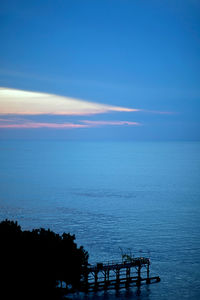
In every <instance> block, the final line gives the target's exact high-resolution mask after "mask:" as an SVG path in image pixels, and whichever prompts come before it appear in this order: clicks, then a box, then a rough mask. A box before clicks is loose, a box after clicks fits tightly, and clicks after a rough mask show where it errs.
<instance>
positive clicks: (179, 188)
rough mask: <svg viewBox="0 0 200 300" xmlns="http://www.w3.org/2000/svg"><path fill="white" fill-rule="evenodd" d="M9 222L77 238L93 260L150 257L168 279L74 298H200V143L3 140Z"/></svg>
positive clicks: (1, 194)
mask: <svg viewBox="0 0 200 300" xmlns="http://www.w3.org/2000/svg"><path fill="white" fill-rule="evenodd" d="M6 218H7V219H10V220H17V221H18V223H19V224H20V225H21V227H22V229H24V230H25V229H28V230H31V229H33V228H40V227H43V228H46V229H47V228H50V229H51V230H53V231H55V232H57V233H60V234H62V233H63V232H66V233H68V232H69V233H71V234H75V236H76V242H77V244H78V246H81V245H82V246H83V247H84V248H85V249H86V250H87V251H88V252H89V262H90V263H91V264H95V263H97V262H109V261H121V259H122V253H127V254H131V255H132V256H134V257H138V256H141V257H149V258H150V260H151V266H150V274H151V275H152V276H160V278H161V281H160V282H159V283H155V284H151V285H142V286H141V287H140V288H136V287H133V288H130V289H129V290H120V291H118V292H116V291H107V292H97V293H92V294H89V295H84V294H81V293H80V294H76V295H71V296H70V297H71V298H72V299H108V300H110V299H113V300H114V299H136V300H147V299H148V300H173V299H174V300H177V299H181V300H184V299H191V300H192V299H200V142H175V141H174V142H107V141H106V142H102V141H101V142H100V141H98V142H95V141H93V142H78V141H63V140H1V141H0V220H4V219H6ZM62 259H63V260H64V259H65V258H64V257H63V258H59V263H60V262H61V261H62Z"/></svg>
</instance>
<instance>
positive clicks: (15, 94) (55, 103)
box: [0, 88, 139, 116]
mask: <svg viewBox="0 0 200 300" xmlns="http://www.w3.org/2000/svg"><path fill="white" fill-rule="evenodd" d="M135 111H139V109H134V108H127V107H119V106H112V105H106V104H100V103H95V102H89V101H84V100H80V99H75V98H69V97H64V96H58V95H53V94H47V93H38V92H30V91H23V90H16V89H9V88H0V114H1V115H8V114H14V115H44V114H49V115H68V116H70V115H80V116H82V115H94V114H101V113H108V112H135Z"/></svg>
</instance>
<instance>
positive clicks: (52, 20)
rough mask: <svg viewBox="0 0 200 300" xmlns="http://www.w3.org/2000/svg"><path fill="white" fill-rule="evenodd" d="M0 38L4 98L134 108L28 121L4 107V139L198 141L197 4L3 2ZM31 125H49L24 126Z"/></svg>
mask: <svg viewBox="0 0 200 300" xmlns="http://www.w3.org/2000/svg"><path fill="white" fill-rule="evenodd" d="M0 34H1V41H2V42H1V44H2V45H1V47H0V86H1V87H3V88H4V89H5V88H6V89H7V90H11V89H12V91H13V89H14V90H17V91H20V90H23V91H27V92H37V93H38V92H39V93H41V94H43V95H44V96H45V95H47V94H48V95H60V96H65V97H66V99H68V98H70V99H74V100H75V101H76V100H77V99H81V100H83V101H84V102H83V103H85V101H86V102H87V103H88V102H89V103H91V104H93V103H94V104H96V103H98V105H107V106H112V107H113V106H114V107H121V108H127V109H133V110H134V109H138V111H137V112H135V111H130V112H127V111H120V110H119V111H110V110H109V112H107V111H106V112H102V113H97V114H96V113H95V114H92V115H91V114H90V115H88V116H85V115H84V116H83V115H81V114H80V115H76V116H71V115H69V114H66V115H62V116H61V115H56V114H54V115H52V114H51V113H49V112H48V111H47V112H46V113H43V114H35V113H34V111H33V113H32V114H29V115H28V117H27V115H26V116H24V114H23V112H22V111H21V115H19V114H18V115H16V112H15V111H14V110H13V109H12V107H11V108H10V114H5V113H4V114H1V116H0V119H1V121H0V137H1V138H67V139H75V140H76V139H78V140H80V139H81V140H91V139H95V140H96V139H97V140H98V139H100V140H116V139H117V140H199V139H200V130H199V125H200V121H199V111H200V2H199V1H197V0H180V1H178V0H162V1H160V0H157V1H156V0H152V1H149V0H148V1H145V0H142V1H136V0H131V1H128V0H106V1H104V0H101V1H98V0H96V1H94V0H93V1H88V0H85V1H76V0H69V1H68V0H62V1H61V0H58V1H50V0H48V1H45V0H44V1H37V0H34V1H31V0H30V1H20V0H18V1H10V0H6V1H5V0H4V1H1V3H0ZM18 99H19V98H18V97H16V99H15V95H14V96H13V100H14V101H16V105H18ZM42 99H43V98H41V102H42V101H43V100H42ZM3 101H4V102H5V99H3V98H0V104H1V106H0V113H1V112H2V111H1V108H2V105H3ZM6 101H7V100H6ZM24 101H26V99H24ZM56 101H57V98H55V103H57V102H56ZM75 103H76V102H75ZM25 105H29V102H28V100H27V102H26V104H25ZM9 107H10V106H9ZM30 110H31V111H32V107H31V106H30ZM20 120H25V121H20ZM83 121H84V122H85V121H88V122H90V123H87V125H88V124H90V126H85V127H84V126H77V128H74V127H73V128H72V127H71V128H70V126H67V125H59V126H60V127H61V128H59V126H57V127H58V128H55V126H52V125H49V126H48V124H83V123H84V122H83ZM20 122H21V123H20ZM91 122H93V123H91ZM97 122H99V123H97ZM103 122H104V123H103ZM109 122H110V123H109ZM123 122H124V123H123ZM24 123H25V126H24ZM36 123H37V124H42V123H43V124H44V123H45V124H47V126H46V127H44V126H41V127H40V126H36V127H37V128H36V127H34V126H35V125H34V126H32V127H33V128H32V127H31V126H30V128H29V126H26V125H27V124H29V125H30V124H36ZM5 124H11V125H13V127H12V126H11V127H10V128H8V127H6V126H5ZM16 124H22V125H23V126H22V127H21V128H20V126H18V127H14V125H16ZM84 124H86V123H84ZM91 124H93V125H95V126H93V125H91ZM136 124H139V126H135V125H136ZM24 127H27V128H24Z"/></svg>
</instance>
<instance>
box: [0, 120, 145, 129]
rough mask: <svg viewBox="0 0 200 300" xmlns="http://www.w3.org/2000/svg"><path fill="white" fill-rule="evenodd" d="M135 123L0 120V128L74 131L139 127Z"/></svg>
mask: <svg viewBox="0 0 200 300" xmlns="http://www.w3.org/2000/svg"><path fill="white" fill-rule="evenodd" d="M139 125H140V124H139V123H137V122H129V121H89V120H81V121H79V122H78V123H50V122H31V121H28V120H23V119H19V120H16V119H15V120H13V119H10V120H9V119H0V128H7V129H31V128H32V129H37V128H54V129H74V128H92V127H102V126H139Z"/></svg>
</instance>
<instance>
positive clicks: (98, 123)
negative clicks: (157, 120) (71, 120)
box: [82, 120, 141, 127]
mask: <svg viewBox="0 0 200 300" xmlns="http://www.w3.org/2000/svg"><path fill="white" fill-rule="evenodd" d="M82 122H83V123H85V124H87V125H90V126H92V127H96V126H123V125H126V126H140V125H141V124H140V123H138V122H130V121H89V120H83V121H82Z"/></svg>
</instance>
